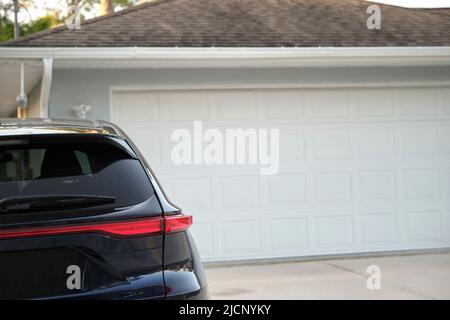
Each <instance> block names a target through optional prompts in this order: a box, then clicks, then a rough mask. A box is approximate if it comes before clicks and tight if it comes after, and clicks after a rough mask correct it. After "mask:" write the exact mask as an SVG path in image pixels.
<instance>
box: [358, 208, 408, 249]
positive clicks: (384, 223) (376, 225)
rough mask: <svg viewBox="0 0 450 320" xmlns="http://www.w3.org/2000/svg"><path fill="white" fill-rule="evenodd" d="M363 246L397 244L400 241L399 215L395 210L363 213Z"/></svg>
mask: <svg viewBox="0 0 450 320" xmlns="http://www.w3.org/2000/svg"><path fill="white" fill-rule="evenodd" d="M360 221H361V244H362V246H363V247H375V248H376V247H379V246H396V245H398V242H399V233H398V217H397V214H396V213H395V212H383V211H381V212H372V213H371V214H364V215H361V219H360Z"/></svg>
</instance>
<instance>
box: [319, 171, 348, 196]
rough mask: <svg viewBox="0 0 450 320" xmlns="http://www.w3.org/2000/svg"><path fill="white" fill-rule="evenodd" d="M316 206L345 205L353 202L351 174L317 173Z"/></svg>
mask: <svg viewBox="0 0 450 320" xmlns="http://www.w3.org/2000/svg"><path fill="white" fill-rule="evenodd" d="M313 181H314V182H313V183H314V204H343V203H350V202H351V200H352V175H351V173H350V172H317V173H315V174H314V180H313Z"/></svg>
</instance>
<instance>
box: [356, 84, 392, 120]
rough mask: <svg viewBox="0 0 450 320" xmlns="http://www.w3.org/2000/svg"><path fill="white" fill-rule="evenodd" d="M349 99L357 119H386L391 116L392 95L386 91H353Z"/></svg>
mask: <svg viewBox="0 0 450 320" xmlns="http://www.w3.org/2000/svg"><path fill="white" fill-rule="evenodd" d="M351 98H352V102H353V104H354V107H355V110H356V115H357V116H358V117H388V116H392V114H393V103H392V93H391V91H390V90H386V89H355V90H352V91H351Z"/></svg>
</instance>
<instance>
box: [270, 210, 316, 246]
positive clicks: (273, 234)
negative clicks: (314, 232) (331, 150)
mask: <svg viewBox="0 0 450 320" xmlns="http://www.w3.org/2000/svg"><path fill="white" fill-rule="evenodd" d="M268 225H269V246H270V249H271V250H273V251H276V252H280V251H282V252H294V253H295V252H299V251H304V250H306V249H307V248H308V246H309V245H308V241H309V240H308V239H309V232H308V230H309V227H308V218H307V217H299V218H283V217H278V218H277V219H271V220H269V221H268Z"/></svg>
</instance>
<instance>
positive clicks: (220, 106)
mask: <svg viewBox="0 0 450 320" xmlns="http://www.w3.org/2000/svg"><path fill="white" fill-rule="evenodd" d="M214 96H215V99H216V102H217V118H218V119H219V120H249V119H255V118H256V97H255V93H254V92H253V91H245V90H242V91H224V92H216V93H215V94H214Z"/></svg>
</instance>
